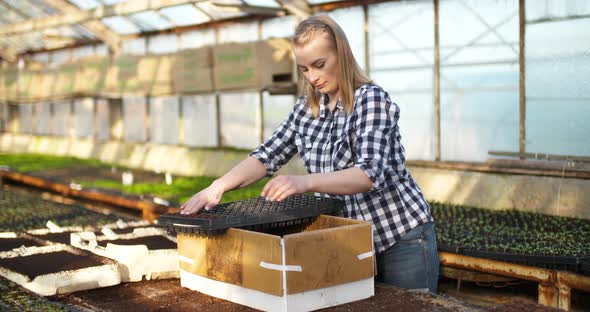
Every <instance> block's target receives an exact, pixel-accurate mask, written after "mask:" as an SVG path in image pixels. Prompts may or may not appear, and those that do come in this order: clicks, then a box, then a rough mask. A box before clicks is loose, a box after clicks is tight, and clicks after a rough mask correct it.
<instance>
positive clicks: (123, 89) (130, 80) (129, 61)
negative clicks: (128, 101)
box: [104, 55, 141, 94]
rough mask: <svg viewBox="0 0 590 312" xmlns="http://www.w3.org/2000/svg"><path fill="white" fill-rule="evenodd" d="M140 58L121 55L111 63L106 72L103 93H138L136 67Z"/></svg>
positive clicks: (139, 89) (139, 90)
mask: <svg viewBox="0 0 590 312" xmlns="http://www.w3.org/2000/svg"><path fill="white" fill-rule="evenodd" d="M140 59H141V58H140V57H139V56H136V55H121V56H119V57H116V58H114V59H113V61H112V65H111V66H110V67H109V69H108V71H107V86H106V88H105V90H104V91H106V92H110V93H131V94H134V93H140V92H141V88H140V87H139V78H138V77H139V75H138V67H139V61H140Z"/></svg>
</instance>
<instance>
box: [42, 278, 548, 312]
mask: <svg viewBox="0 0 590 312" xmlns="http://www.w3.org/2000/svg"><path fill="white" fill-rule="evenodd" d="M50 299H51V300H52V301H55V302H58V303H61V304H67V305H74V306H79V307H82V308H86V309H90V310H92V311H179V312H182V311H256V310H254V309H251V308H248V307H246V306H242V305H239V304H235V303H232V302H229V301H225V300H221V299H217V298H214V297H210V296H207V295H204V294H201V293H199V292H196V291H192V290H189V289H187V288H183V287H181V286H180V281H179V280H178V279H168V280H154V281H142V282H138V283H125V284H121V285H118V286H113V287H108V288H102V289H95V290H91V291H82V292H77V293H73V294H69V295H61V296H56V297H52V298H50ZM322 311H333V312H344V311H411V312H417V311H441V312H443V311H480V310H479V309H477V308H473V307H470V306H467V305H465V304H463V303H460V302H458V301H456V300H453V299H452V298H448V297H446V298H445V297H443V296H434V295H428V294H415V293H410V292H407V291H404V290H401V289H399V288H395V287H388V286H383V285H377V286H376V288H375V296H374V297H372V298H369V299H365V300H361V301H357V302H353V303H348V304H344V305H340V306H336V307H331V308H327V309H324V310H322ZM539 311H541V310H539Z"/></svg>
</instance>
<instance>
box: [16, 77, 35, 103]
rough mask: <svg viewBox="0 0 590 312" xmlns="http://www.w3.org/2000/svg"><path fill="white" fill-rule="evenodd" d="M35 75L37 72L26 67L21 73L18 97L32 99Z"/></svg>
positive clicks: (23, 99)
mask: <svg viewBox="0 0 590 312" xmlns="http://www.w3.org/2000/svg"><path fill="white" fill-rule="evenodd" d="M34 76H35V72H34V71H32V70H28V69H24V70H22V71H21V73H20V77H19V88H18V98H19V100H21V101H28V100H30V99H31V95H32V94H33V92H34V90H33V88H34V87H33V85H32V82H33V77H34Z"/></svg>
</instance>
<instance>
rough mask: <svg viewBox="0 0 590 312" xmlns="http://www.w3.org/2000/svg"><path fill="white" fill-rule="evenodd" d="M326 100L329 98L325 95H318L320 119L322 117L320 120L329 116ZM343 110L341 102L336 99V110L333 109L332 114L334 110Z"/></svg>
mask: <svg viewBox="0 0 590 312" xmlns="http://www.w3.org/2000/svg"><path fill="white" fill-rule="evenodd" d="M328 100H329V97H328V95H327V94H321V95H320V117H322V118H326V117H327V116H328V115H329V114H330V110H329V109H328ZM343 109H344V106H342V100H341V99H338V102H336V108H335V109H334V112H335V111H336V110H343Z"/></svg>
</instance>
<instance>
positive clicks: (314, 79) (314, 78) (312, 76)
mask: <svg viewBox="0 0 590 312" xmlns="http://www.w3.org/2000/svg"><path fill="white" fill-rule="evenodd" d="M317 81H318V76H317V75H316V74H315V73H314V72H312V71H310V72H309V82H311V83H312V84H315V83H316V82H317Z"/></svg>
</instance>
